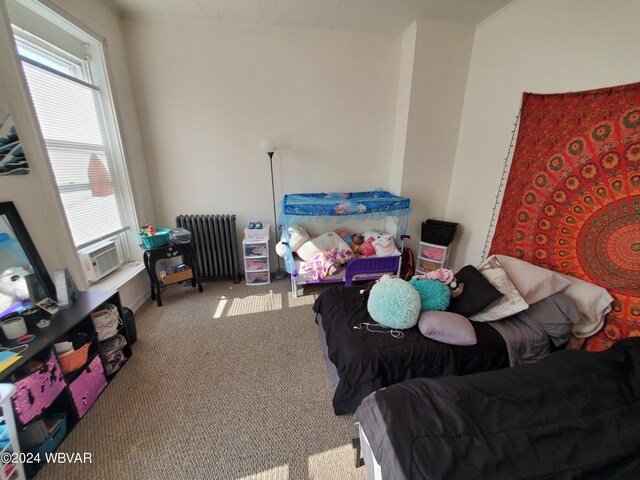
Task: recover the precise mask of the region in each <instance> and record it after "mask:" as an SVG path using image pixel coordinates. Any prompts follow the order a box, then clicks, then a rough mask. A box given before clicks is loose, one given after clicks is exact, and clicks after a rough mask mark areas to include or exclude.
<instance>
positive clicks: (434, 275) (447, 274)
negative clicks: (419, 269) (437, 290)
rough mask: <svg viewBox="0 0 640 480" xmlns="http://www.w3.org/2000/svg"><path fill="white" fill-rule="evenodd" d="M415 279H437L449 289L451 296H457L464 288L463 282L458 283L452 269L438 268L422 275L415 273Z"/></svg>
mask: <svg viewBox="0 0 640 480" xmlns="http://www.w3.org/2000/svg"><path fill="white" fill-rule="evenodd" d="M413 278H414V279H416V280H419V279H424V280H438V281H440V282H442V283H444V284H445V285H447V286H448V287H449V288H450V289H451V298H456V297H459V296H460V295H461V294H462V291H463V290H464V283H460V284H459V283H458V281H457V280H456V277H455V275H454V274H453V271H452V270H449V269H448V268H438V269H436V270H433V271H432V272H428V273H425V274H422V275H415V276H414V277H413Z"/></svg>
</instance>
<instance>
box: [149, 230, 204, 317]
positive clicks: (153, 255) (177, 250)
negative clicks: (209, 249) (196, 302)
mask: <svg viewBox="0 0 640 480" xmlns="http://www.w3.org/2000/svg"><path fill="white" fill-rule="evenodd" d="M140 248H142V251H143V253H144V255H143V259H144V268H145V269H146V270H147V274H148V275H149V280H151V299H152V300H156V301H157V303H158V306H159V307H161V306H162V299H161V298H160V291H161V289H162V288H163V287H166V286H168V285H173V284H168V285H167V284H165V283H164V282H163V281H162V280H161V279H159V278H158V275H157V273H156V263H157V262H158V261H159V260H166V259H168V258H174V257H178V256H181V257H182V261H183V263H184V264H185V265H187V266H188V267H190V268H191V273H192V277H191V287H192V288H195V287H196V285H197V286H198V291H199V292H200V293H202V284H201V283H200V280H199V279H198V274H197V271H196V260H197V256H196V255H197V254H196V250H195V248H194V247H193V245H192V244H191V243H182V244H179V245H165V246H163V247H154V248H147V247H146V246H144V245H140ZM185 281H187V280H185Z"/></svg>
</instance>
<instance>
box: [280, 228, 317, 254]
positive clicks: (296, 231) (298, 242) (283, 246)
mask: <svg viewBox="0 0 640 480" xmlns="http://www.w3.org/2000/svg"><path fill="white" fill-rule="evenodd" d="M287 231H288V232H289V247H290V248H291V251H292V252H297V251H298V249H299V248H300V247H301V246H302V245H304V244H305V243H306V242H307V241H308V240H309V239H310V238H311V237H310V236H309V233H308V232H307V231H306V230H305V229H304V228H302V227H300V226H295V225H294V226H291V227H289V228H287ZM286 252H287V241H286V239H285V236H284V232H283V233H282V236H281V237H280V241H279V242H278V244H277V245H276V253H277V254H278V255H280V256H281V257H284V255H285V253H286Z"/></svg>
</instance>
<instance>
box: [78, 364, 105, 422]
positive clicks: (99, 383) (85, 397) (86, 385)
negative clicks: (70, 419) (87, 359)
mask: <svg viewBox="0 0 640 480" xmlns="http://www.w3.org/2000/svg"><path fill="white" fill-rule="evenodd" d="M106 386H107V379H106V378H105V376H104V368H103V367H102V360H100V355H96V356H95V358H94V359H93V360H91V363H89V365H88V366H87V367H85V369H84V371H83V372H82V373H81V374H80V375H79V376H78V378H76V379H75V380H74V381H73V382H71V384H70V385H69V391H70V392H71V397H72V398H73V403H74V405H75V407H76V411H77V412H78V418H82V417H83V415H84V414H85V413H87V410H89V408H91V405H93V402H95V401H96V399H97V398H98V396H99V395H100V392H102V390H104V387H106Z"/></svg>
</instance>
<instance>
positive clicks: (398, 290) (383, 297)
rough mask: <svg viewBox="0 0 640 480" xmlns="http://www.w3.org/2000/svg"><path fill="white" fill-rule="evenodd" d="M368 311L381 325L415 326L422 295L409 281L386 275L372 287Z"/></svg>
mask: <svg viewBox="0 0 640 480" xmlns="http://www.w3.org/2000/svg"><path fill="white" fill-rule="evenodd" d="M367 311H368V312H369V315H371V318H373V319H374V320H375V321H376V322H378V323H379V324H380V325H384V326H385V327H389V328H396V329H405V328H411V327H414V326H415V325H416V324H417V323H418V316H419V315H420V295H419V294H418V292H417V290H416V289H415V288H413V287H412V286H411V285H409V282H407V281H405V280H402V279H401V278H390V277H385V278H384V279H381V280H380V281H378V282H377V283H376V284H374V285H373V287H371V291H370V292H369V299H368V301H367Z"/></svg>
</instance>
